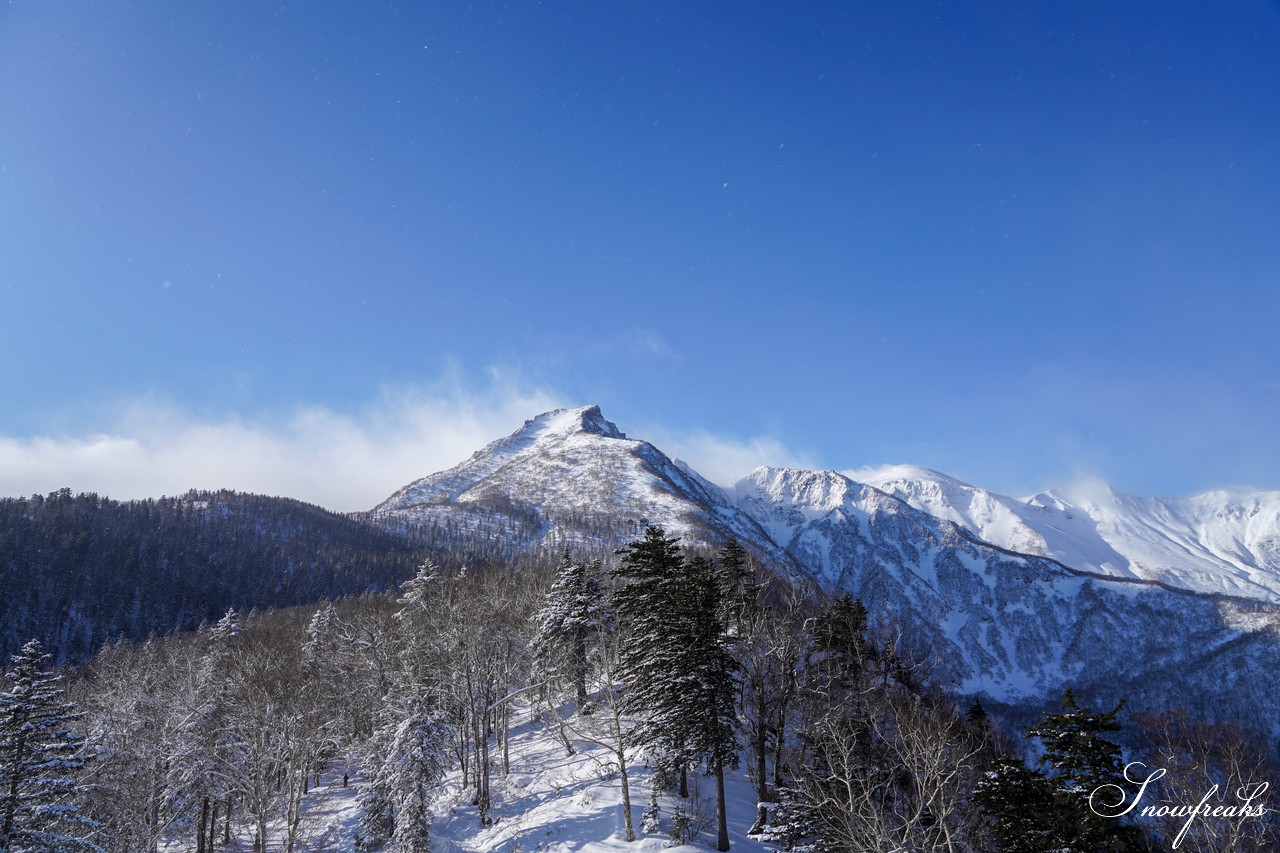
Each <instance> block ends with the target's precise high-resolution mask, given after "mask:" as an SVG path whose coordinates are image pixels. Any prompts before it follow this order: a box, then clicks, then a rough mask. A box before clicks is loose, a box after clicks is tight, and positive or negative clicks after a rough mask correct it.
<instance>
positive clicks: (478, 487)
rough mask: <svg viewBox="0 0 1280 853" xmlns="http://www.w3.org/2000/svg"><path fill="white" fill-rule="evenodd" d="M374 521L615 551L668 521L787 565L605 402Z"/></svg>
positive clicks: (547, 425) (483, 452) (523, 433)
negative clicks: (603, 407)
mask: <svg viewBox="0 0 1280 853" xmlns="http://www.w3.org/2000/svg"><path fill="white" fill-rule="evenodd" d="M371 516H372V517H373V518H374V519H375V520H378V521H380V522H382V523H384V524H387V523H391V524H395V523H405V524H411V525H415V526H424V525H431V524H435V525H444V524H454V525H455V526H461V527H465V528H466V529H469V530H471V531H472V532H473V533H474V534H477V535H481V536H494V535H506V536H508V537H512V538H513V539H514V541H515V542H516V544H519V545H522V546H525V547H529V546H542V547H546V548H551V549H553V550H554V549H558V548H560V547H563V545H565V544H578V545H582V544H588V545H590V544H595V545H603V546H606V547H612V546H614V545H617V544H622V543H624V542H628V541H631V540H632V539H635V538H636V537H638V536H640V535H641V534H643V532H644V528H645V526H646V525H648V524H661V525H662V526H663V527H665V528H666V529H667V531H668V532H669V533H672V534H674V535H679V536H682V537H685V538H686V539H688V540H689V541H698V542H722V541H724V540H726V539H728V538H730V537H734V538H737V539H739V540H740V541H742V542H743V543H745V544H747V545H750V546H753V547H754V548H755V549H756V550H757V552H758V553H760V554H761V555H762V556H765V557H768V558H770V559H774V560H785V559H786V556H785V554H783V553H782V551H781V550H780V549H778V548H777V546H775V545H774V544H773V543H772V542H771V541H770V539H769V537H768V536H767V535H766V534H765V533H764V531H763V530H761V529H760V527H759V525H758V524H757V523H756V522H755V520H754V519H752V518H751V517H750V516H748V515H747V514H745V513H743V512H742V511H741V510H739V509H738V508H737V507H735V506H734V505H733V504H732V503H730V501H729V500H728V498H727V496H726V495H725V493H724V491H723V490H722V489H720V488H719V487H718V486H716V485H714V484H713V483H710V482H708V481H707V480H705V479H703V478H702V477H701V476H699V475H698V474H697V473H696V472H695V471H693V470H692V469H691V468H689V467H688V466H687V465H684V464H682V463H680V462H678V461H674V460H672V459H670V458H668V457H667V456H666V455H665V454H663V453H662V451H660V450H658V449H657V448H656V447H654V446H653V445H652V444H649V443H648V442H646V441H636V440H634V439H629V438H627V436H626V435H625V434H624V433H623V432H621V431H620V430H619V429H618V428H617V427H616V426H615V425H614V424H613V423H611V422H610V421H608V420H606V419H605V418H604V416H603V415H602V414H601V413H600V408H599V407H598V406H583V407H581V408H577V409H558V410H556V411H553V412H547V413H545V414H541V415H538V416H537V417H536V418H532V419H530V420H528V421H525V424H524V426H522V427H521V428H520V429H518V430H516V431H515V432H514V433H512V434H511V435H509V436H507V437H506V438H501V439H498V440H497V441H494V442H492V443H490V444H488V445H487V446H485V447H484V448H482V449H480V450H478V451H476V452H475V453H474V454H473V455H472V456H471V458H470V459H468V460H466V461H465V462H462V463H461V464H459V465H456V466H454V467H453V468H450V469H449V470H447V471H441V472H439V473H437V474H432V475H430V476H428V477H423V478H422V479H420V480H416V481H415V482H413V483H410V484H409V485H407V486H405V487H404V488H402V489H400V490H399V491H397V492H396V493H395V494H393V495H392V496H391V497H389V498H387V500H385V501H383V502H382V503H381V504H379V505H378V506H377V507H375V508H374V509H373V511H372V513H371Z"/></svg>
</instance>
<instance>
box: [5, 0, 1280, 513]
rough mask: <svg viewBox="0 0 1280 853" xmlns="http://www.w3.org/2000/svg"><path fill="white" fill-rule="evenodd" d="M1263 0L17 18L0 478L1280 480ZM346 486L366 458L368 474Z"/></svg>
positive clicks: (344, 501) (1276, 134) (27, 3)
mask: <svg viewBox="0 0 1280 853" xmlns="http://www.w3.org/2000/svg"><path fill="white" fill-rule="evenodd" d="M1277 92H1280V5H1278V4H1276V3H1273V2H1222V3H1213V4H1205V3H1197V2H1162V3H1154V2H1138V3H1129V4H1114V3H1104V2H1093V1H1092V0H1072V2H1065V0H1063V2H1046V3H1036V4H1027V3H1021V2H1013V0H1010V2H968V3H966V2H941V3H938V2H929V3H924V2H911V0H907V2H901V3H872V2H797V3H776V2H775V3H763V2H750V0H744V2H739V3H734V4H709V3H708V4H693V3H666V2H654V3H618V2H599V0H593V2H577V3H575V2H542V3H535V2H515V3H486V2H477V3H467V2H447V1H446V2H437V3H431V4H425V3H385V2H376V3H375V2H371V3H334V2H316V1H315V0H312V2H274V3H266V2H237V0H223V2H219V3H207V4H173V3H161V2H158V0H150V1H149V0H138V2H132V3H120V2H111V3H107V2H99V0H76V2H64V0H40V2H35V0H11V2H8V3H7V4H5V5H2V6H0V400H3V401H4V402H3V404H0V493H5V494H22V493H29V492H33V491H47V490H49V489H52V488H57V487H59V486H62V485H68V486H70V487H72V488H73V489H76V490H79V489H90V488H92V489H95V490H98V491H100V492H104V493H106V494H109V495H112V496H120V497H136V496H141V495H144V494H159V493H160V492H162V491H164V492H167V493H172V492H175V491H180V490H183V489H185V488H187V487H189V486H200V487H221V486H227V487H234V488H252V489H255V490H259V491H271V492H277V493H284V494H293V495H295V496H298V497H303V498H309V499H312V500H316V501H318V502H321V503H325V504H326V505H330V506H335V507H337V508H341V509H357V508H363V507H365V506H368V505H371V504H372V503H373V502H376V500H377V499H378V498H379V497H381V496H383V495H385V494H386V493H388V492H389V491H390V490H392V489H394V488H395V487H397V486H399V485H401V484H403V483H404V482H406V481H408V480H410V479H413V478H414V477H417V476H420V475H422V474H425V473H428V472H429V471H431V470H435V469H436V468H438V467H444V466H446V465H449V464H453V463H454V462H456V461H459V460H460V459H461V458H463V457H464V456H465V455H467V453H468V452H469V451H470V450H471V449H474V448H475V447H478V446H479V445H480V444H482V443H483V442H484V441H487V440H489V439H491V438H493V437H496V436H497V435H499V434H503V433H506V432H509V431H510V430H512V429H514V428H515V427H517V426H518V425H519V423H520V421H521V420H522V419H523V418H525V417H529V416H532V415H533V414H536V413H537V412H536V411H535V409H536V408H537V407H538V406H543V405H546V406H553V405H579V404H583V403H587V402H598V403H600V404H601V405H602V407H603V409H604V411H605V414H606V415H607V416H609V417H610V418H611V419H613V420H615V421H616V422H618V424H619V425H620V426H621V427H622V428H623V429H624V430H627V431H628V432H630V433H631V434H633V435H637V436H640V437H646V438H651V439H653V440H655V443H658V444H659V446H661V447H663V448H664V449H668V450H671V451H672V452H675V453H677V454H682V455H684V456H685V457H686V458H688V459H689V461H690V462H692V463H693V464H694V465H695V467H698V466H701V467H703V468H706V469H707V470H708V471H709V473H710V474H711V475H712V476H713V477H718V478H719V479H722V480H723V479H727V478H731V477H732V476H735V475H737V474H741V473H745V470H744V469H745V468H747V467H750V466H751V465H754V464H758V463H763V462H773V463H777V464H808V465H816V466H823V467H833V468H857V467H860V466H864V465H878V464H885V463H900V462H911V463H916V464H921V465H927V466H930V467H934V468H938V469H940V470H943V471H946V472H948V473H950V474H953V475H955V476H958V477H961V478H963V479H967V480H969V481H971V482H975V483H977V484H979V485H983V486H987V487H989V488H992V489H996V490H999V491H1005V492H1011V493H1015V494H1016V493H1026V492H1030V491H1034V490H1038V489H1041V488H1045V487H1048V486H1051V485H1054V484H1055V483H1059V482H1062V481H1064V480H1067V479H1070V478H1073V477H1077V476H1081V475H1084V474H1090V475H1096V476H1100V477H1102V478H1104V479H1106V480H1108V481H1110V482H1112V483H1113V484H1115V485H1116V487H1117V488H1120V489H1121V490H1122V491H1127V492H1131V493H1136V494H1166V495H1177V494H1187V493H1190V492H1194V491H1199V490H1203V489H1206V488H1210V487H1215V486H1220V485H1225V484H1248V485H1253V486H1256V487H1260V488H1270V489H1277V488H1280V453H1277V452H1276V438H1275V437H1276V436H1277V435H1280V344H1278V343H1277V336H1276V333H1275V331H1276V322H1277V319H1278V318H1280V288H1277V287H1276V284H1277V280H1278V278H1280V275H1278V274H1280V240H1278V239H1276V237H1275V235H1276V232H1277V227H1278V225H1280V158H1278V157H1277V156H1276V152H1277V150H1280V110H1278V109H1277V106H1278V105H1280V103H1278V100H1277V95H1276V93H1277ZM360 460H363V462H362V463H361V464H357V462H360Z"/></svg>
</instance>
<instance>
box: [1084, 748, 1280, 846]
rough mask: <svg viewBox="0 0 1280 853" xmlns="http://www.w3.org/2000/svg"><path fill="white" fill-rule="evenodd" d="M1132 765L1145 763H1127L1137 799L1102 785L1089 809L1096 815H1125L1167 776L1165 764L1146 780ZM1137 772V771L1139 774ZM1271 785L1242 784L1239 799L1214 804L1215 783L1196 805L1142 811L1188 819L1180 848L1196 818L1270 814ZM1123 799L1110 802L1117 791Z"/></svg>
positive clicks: (1175, 842) (1126, 773) (1142, 811)
mask: <svg viewBox="0 0 1280 853" xmlns="http://www.w3.org/2000/svg"><path fill="white" fill-rule="evenodd" d="M1132 767H1142V768H1145V767H1146V765H1144V764H1143V763H1142V762H1140V761H1135V762H1133V763H1131V764H1127V765H1125V768H1124V778H1125V781H1127V782H1131V783H1132V784H1134V785H1138V786H1140V787H1139V788H1138V793H1137V794H1136V795H1135V796H1134V798H1133V802H1129V794H1128V792H1127V791H1125V790H1124V789H1123V788H1121V787H1120V786H1119V785H1100V786H1099V787H1097V788H1095V789H1094V790H1093V793H1091V794H1090V795H1089V808H1090V809H1092V810H1093V813H1094V814H1096V815H1101V816H1102V817H1123V816H1125V815H1127V814H1129V813H1130V812H1132V811H1133V810H1134V809H1136V808H1138V804H1139V803H1141V802H1142V799H1143V797H1145V796H1146V794H1147V787H1148V786H1149V785H1150V784H1151V783H1152V782H1154V781H1156V780H1157V779H1159V778H1160V777H1161V776H1164V774H1165V770H1164V768H1163V767H1157V768H1155V769H1154V770H1152V771H1151V773H1150V774H1148V775H1147V777H1146V778H1145V779H1140V778H1135V777H1134V776H1130V775H1129V769H1130V768H1132ZM1136 772H1137V771H1135V774H1136ZM1269 786H1270V783H1268V782H1257V783H1254V784H1252V785H1242V786H1240V787H1239V788H1237V789H1236V791H1235V795H1236V800H1237V801H1238V802H1235V803H1232V804H1231V805H1225V806H1224V805H1210V802H1211V801H1212V800H1213V799H1214V798H1215V797H1217V795H1218V790H1219V788H1220V786H1219V785H1214V786H1213V787H1211V788H1210V789H1209V790H1208V791H1206V792H1205V795H1204V796H1203V797H1201V798H1200V802H1199V803H1197V804H1196V805H1194V806H1191V805H1177V806H1170V805H1145V806H1143V807H1142V808H1141V809H1140V810H1139V811H1138V814H1139V815H1141V816H1142V817H1148V818H1159V817H1174V818H1183V817H1185V818H1186V819H1187V822H1186V823H1184V824H1183V825H1182V831H1181V832H1179V833H1178V836H1177V837H1176V838H1175V839H1174V840H1173V846H1174V847H1175V848H1176V847H1177V846H1178V845H1179V844H1181V843H1182V839H1183V838H1185V837H1186V835H1187V830H1189V829H1190V828H1191V824H1192V823H1193V822H1194V821H1195V819H1196V818H1198V817H1199V818H1218V819H1226V820H1241V819H1243V818H1249V817H1262V816H1263V815H1265V814H1266V813H1267V808H1266V803H1265V802H1263V801H1262V795H1263V794H1265V793H1266V792H1267V788H1268V787H1269ZM1117 792H1118V794H1119V799H1118V800H1115V802H1111V803H1108V802H1107V800H1108V799H1114V798H1115V796H1116V794H1117Z"/></svg>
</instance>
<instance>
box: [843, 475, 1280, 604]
mask: <svg viewBox="0 0 1280 853" xmlns="http://www.w3.org/2000/svg"><path fill="white" fill-rule="evenodd" d="M859 477H860V478H861V479H862V481H863V482H865V483H867V484H868V485H871V486H875V487H876V488H878V489H881V490H882V491H885V492H888V493H890V494H892V495H894V496H896V497H899V498H901V499H902V500H904V501H906V502H907V503H909V504H911V505H912V506H914V507H916V508H917V509H922V510H924V511H925V512H928V513H930V514H931V515H934V516H937V517H938V518H944V519H947V520H948V521H954V522H955V523H957V524H960V525H962V526H964V527H965V528H967V529H969V530H970V531H972V532H973V533H974V534H975V535H977V536H978V537H980V538H982V539H985V540H987V541H988V542H991V543H993V544H995V545H999V546H1000V547H1002V548H1008V549H1010V550H1013V551H1019V552H1022V553H1024V554H1035V555H1038V556H1045V557H1051V558H1053V559H1055V560H1057V561H1059V562H1061V563H1065V564H1066V565H1068V566H1071V567H1072V568H1076V569H1084V570H1087V571H1092V572H1099V573H1102V574H1108V575H1114V576H1116V577H1125V578H1141V579H1143V580H1156V581H1161V582H1163V583H1166V584H1168V585H1170V586H1175V587H1179V588H1182V589H1189V590H1195V591H1197V592H1207V593H1219V592H1220V593H1227V594H1229V595H1239V596H1248V597H1250V598H1257V599H1260V600H1263V601H1270V602H1273V603H1280V492H1246V491H1242V490H1238V491H1213V492H1206V493H1204V494H1201V495H1195V496H1193V497H1189V498H1139V497H1133V496H1130V495H1124V494H1120V493H1119V492H1117V491H1115V490H1114V489H1112V488H1111V487H1110V486H1107V485H1106V484H1104V483H1100V482H1096V481H1095V482H1080V483H1077V484H1074V485H1072V486H1070V487H1066V488H1062V489H1054V490H1052V491H1048V492H1044V493H1042V494H1038V495H1035V496H1034V497H1030V498H1026V499H1018V498H1012V497H1007V496H1005V495H1000V494H996V493H994V492H989V491H987V490H986V489H980V488H977V487H976V486H971V485H969V484H968V483H962V482H960V481H959V480H956V479H954V478H952V477H948V476H947V475H946V474H940V473H938V472H937V471H931V470H929V469H928V468H919V467H916V466H913V465H895V466H891V467H887V468H881V469H879V470H876V471H871V472H859Z"/></svg>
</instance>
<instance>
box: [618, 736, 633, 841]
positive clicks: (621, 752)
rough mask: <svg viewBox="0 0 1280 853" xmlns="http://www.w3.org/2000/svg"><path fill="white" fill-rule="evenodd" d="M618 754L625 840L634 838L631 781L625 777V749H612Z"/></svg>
mask: <svg viewBox="0 0 1280 853" xmlns="http://www.w3.org/2000/svg"><path fill="white" fill-rule="evenodd" d="M614 752H615V754H616V755H617V756H618V778H619V779H620V780H622V825H623V827H625V828H626V830H627V840H628V841H635V840H636V828H635V826H634V825H633V824H632V822H631V783H630V782H629V781H628V779H627V755H626V752H627V751H626V750H625V749H618V750H615V751H614Z"/></svg>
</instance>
